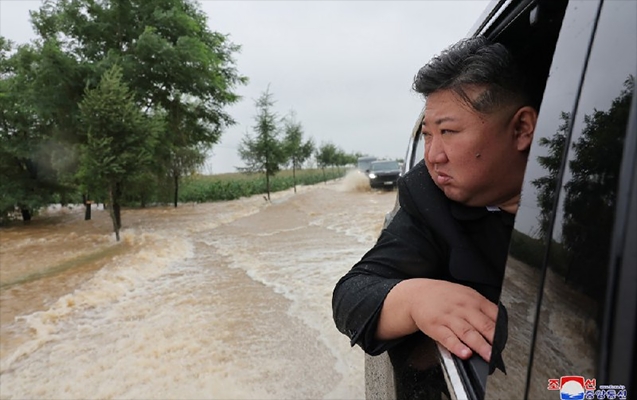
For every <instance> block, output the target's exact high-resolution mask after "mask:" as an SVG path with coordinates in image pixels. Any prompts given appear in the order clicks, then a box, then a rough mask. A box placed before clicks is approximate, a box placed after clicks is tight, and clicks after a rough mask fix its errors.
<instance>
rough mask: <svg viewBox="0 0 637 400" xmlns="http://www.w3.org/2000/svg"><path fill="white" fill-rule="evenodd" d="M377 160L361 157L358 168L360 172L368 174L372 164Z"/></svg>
mask: <svg viewBox="0 0 637 400" xmlns="http://www.w3.org/2000/svg"><path fill="white" fill-rule="evenodd" d="M376 160H377V158H376V157H360V158H359V159H358V166H357V168H358V170H359V171H360V172H364V173H368V172H369V166H370V164H371V163H372V162H373V161H376Z"/></svg>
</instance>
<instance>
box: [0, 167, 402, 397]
mask: <svg viewBox="0 0 637 400" xmlns="http://www.w3.org/2000/svg"><path fill="white" fill-rule="evenodd" d="M395 194H396V193H395V192H383V191H370V190H369V189H368V188H367V186H366V178H364V177H363V176H361V175H356V174H350V175H348V177H346V178H345V179H342V180H338V181H333V182H329V183H328V184H319V185H314V186H306V187H300V188H298V193H296V194H294V193H293V192H292V191H291V190H290V191H285V192H280V193H275V194H274V196H273V199H272V202H271V203H266V202H265V201H264V199H263V197H262V196H255V197H251V198H243V199H240V200H236V201H229V202H219V203H207V204H184V205H180V207H178V208H177V209H174V208H172V207H159V208H148V209H143V210H124V211H123V215H122V218H123V225H124V228H123V231H122V241H121V242H119V243H116V242H115V240H114V236H113V234H112V233H111V232H110V229H111V226H110V220H109V219H108V215H107V213H106V212H104V211H100V210H97V211H95V210H94V211H93V219H92V220H91V221H84V220H83V211H82V209H80V208H77V209H68V208H64V209H59V208H57V209H55V208H51V209H49V210H48V211H47V212H45V213H44V214H43V215H42V216H41V217H38V218H37V219H36V220H34V221H32V222H31V224H30V225H28V226H22V225H20V226H18V225H16V226H12V227H8V228H3V229H1V230H0V263H1V268H0V322H1V326H0V333H1V340H0V381H1V384H0V398H1V399H25V398H31V399H33V398H64V399H89V398H100V399H110V398H127V399H133V398H144V399H149V398H162V399H165V398H183V399H194V398H211V399H212V398H243V399H248V398H259V399H265V398H272V399H281V398H290V399H292V398H296V399H307V398H339V399H344V398H363V397H364V382H363V380H364V377H363V373H364V367H363V353H362V351H361V350H360V349H359V348H357V347H356V348H351V347H350V346H349V342H348V339H347V337H345V336H343V335H341V334H340V333H339V332H338V331H337V330H336V328H335V327H334V323H333V321H332V317H331V293H332V289H333V288H334V285H335V283H336V281H337V280H338V279H339V278H340V277H341V276H342V275H343V274H344V273H345V272H346V271H347V270H348V269H349V268H350V267H351V266H352V265H353V264H354V263H355V262H356V261H358V260H359V259H360V257H361V256H362V255H363V254H364V253H365V251H367V250H368V249H369V248H370V247H371V246H372V245H373V243H374V242H375V239H376V237H377V235H378V233H379V232H380V229H381V227H382V223H383V217H384V214H385V213H386V212H388V211H390V210H391V208H392V207H393V204H394V201H395Z"/></svg>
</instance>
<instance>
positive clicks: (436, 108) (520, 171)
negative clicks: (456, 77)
mask: <svg viewBox="0 0 637 400" xmlns="http://www.w3.org/2000/svg"><path fill="white" fill-rule="evenodd" d="M481 92H482V89H480V88H475V89H473V90H468V91H467V94H468V95H469V97H471V98H472V99H473V98H475V96H477V95H479V94H480V93H481ZM516 111H519V110H517V109H516V107H508V108H505V109H503V110H498V111H496V112H493V113H490V114H482V113H479V112H477V111H475V110H474V109H473V108H471V106H470V105H469V104H467V103H466V102H465V101H463V100H462V99H460V98H459V97H458V95H457V94H456V93H455V92H453V91H451V90H441V91H438V92H434V93H432V94H430V95H429V96H428V98H427V104H426V108H425V118H424V120H423V134H424V137H425V163H426V165H427V169H428V170H429V174H430V175H431V177H432V179H433V180H434V182H435V183H436V185H438V187H439V188H440V189H442V190H443V191H444V193H445V195H446V196H447V197H448V198H450V199H452V200H455V201H457V202H459V203H462V204H465V205H469V206H502V205H505V206H506V205H508V204H510V203H512V202H515V204H517V201H518V197H519V193H520V187H521V184H522V179H523V177H524V167H525V165H526V154H527V153H526V150H527V149H528V145H530V139H528V138H527V139H528V144H526V143H524V144H523V146H521V143H520V137H519V135H518V134H517V133H518V132H519V129H518V128H519V126H518V125H517V122H516V118H517V117H518V113H516ZM533 122H534V121H533ZM523 128H524V127H523ZM533 128H534V124H533ZM531 135H532V131H531ZM521 150H522V151H521Z"/></svg>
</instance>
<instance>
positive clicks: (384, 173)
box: [367, 160, 400, 189]
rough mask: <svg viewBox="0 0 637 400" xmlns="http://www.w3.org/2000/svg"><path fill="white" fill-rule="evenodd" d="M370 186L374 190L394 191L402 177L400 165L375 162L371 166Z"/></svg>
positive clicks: (392, 162)
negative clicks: (385, 189)
mask: <svg viewBox="0 0 637 400" xmlns="http://www.w3.org/2000/svg"><path fill="white" fill-rule="evenodd" d="M367 176H368V177H369V186H371V187H372V189H380V188H387V189H393V188H395V187H396V185H397V183H398V178H399V177H400V164H398V161H390V160H386V161H374V162H372V163H371V164H370V166H369V173H368V174H367Z"/></svg>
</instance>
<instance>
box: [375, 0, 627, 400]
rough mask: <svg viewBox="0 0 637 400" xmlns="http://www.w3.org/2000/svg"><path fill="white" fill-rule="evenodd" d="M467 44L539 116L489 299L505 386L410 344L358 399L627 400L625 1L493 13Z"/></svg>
mask: <svg viewBox="0 0 637 400" xmlns="http://www.w3.org/2000/svg"><path fill="white" fill-rule="evenodd" d="M476 35H483V36H486V37H488V38H489V39H491V40H492V41H495V42H498V43H501V44H503V45H504V46H505V47H507V48H508V49H509V51H510V52H511V53H512V55H513V57H514V58H515V59H516V60H517V61H518V64H519V65H521V66H522V67H523V68H525V69H526V72H527V76H528V78H529V82H528V83H529V87H532V88H534V91H533V93H532V95H533V96H534V97H535V98H536V99H537V103H538V104H539V105H540V106H539V117H538V123H537V127H536V130H535V135H534V139H533V144H532V146H531V150H530V154H529V158H528V163H527V168H526V174H525V177H524V182H523V188H522V197H521V200H520V208H519V210H518V212H517V215H516V218H515V225H514V227H513V233H512V235H511V240H510V244H509V257H508V259H507V262H506V269H505V275H504V280H503V282H502V293H501V296H500V302H501V303H502V305H503V306H504V307H505V308H506V309H507V314H508V318H507V315H504V314H502V315H498V319H499V320H502V321H507V319H508V338H507V340H506V346H505V348H504V351H503V353H502V356H503V359H504V364H505V366H506V375H505V374H504V373H503V372H502V371H499V370H496V371H495V372H493V374H491V375H490V374H489V368H488V365H487V364H486V362H485V361H484V360H482V359H481V358H479V357H472V358H470V359H469V360H461V359H459V358H457V357H455V356H454V355H452V354H450V353H449V352H448V351H447V350H446V349H445V348H443V347H442V346H440V345H439V344H437V343H434V342H432V341H431V340H430V339H428V338H427V337H426V336H425V335H424V334H414V335H412V336H411V337H408V338H406V339H405V340H404V341H403V342H401V343H400V344H398V345H396V346H395V347H393V348H391V349H390V350H388V351H387V352H385V353H383V354H381V355H379V356H375V357H372V356H369V355H366V356H365V384H366V398H367V399H368V400H372V399H382V400H387V399H408V400H414V399H436V400H442V399H475V400H480V399H560V398H570V399H575V398H578V399H589V398H595V399H626V398H628V399H630V398H635V397H637V396H636V394H635V393H636V391H637V251H635V246H634V244H631V243H636V242H637V96H635V89H634V87H635V76H637V52H635V37H637V2H635V1H613V0H586V1H581V0H580V1H576V0H494V1H493V2H492V3H491V4H490V5H489V6H488V7H487V9H486V10H485V12H484V14H483V15H482V17H480V19H479V20H478V21H477V23H476V25H475V27H474V29H472V31H471V32H470V36H476ZM422 117H423V115H422V114H421V115H420V116H419V117H418V119H417V120H416V123H415V126H414V129H413V131H412V132H411V135H410V141H409V146H408V150H407V154H406V157H405V167H404V172H403V174H405V173H407V172H408V171H409V170H410V169H411V168H413V167H414V166H415V165H416V164H417V163H418V162H421V160H422V159H423V157H424V143H423V142H424V138H423V136H422V134H421V122H422ZM394 214H395V210H394V211H392V213H390V214H388V216H386V223H389V221H391V218H392V216H393V215H394ZM564 382H566V383H564ZM574 388H575V389H577V390H575V391H574V390H572V389H574Z"/></svg>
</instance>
